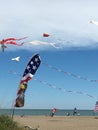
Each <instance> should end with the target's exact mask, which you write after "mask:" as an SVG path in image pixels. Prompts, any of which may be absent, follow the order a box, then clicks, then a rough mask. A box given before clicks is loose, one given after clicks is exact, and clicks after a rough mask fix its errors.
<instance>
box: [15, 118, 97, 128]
mask: <svg viewBox="0 0 98 130" xmlns="http://www.w3.org/2000/svg"><path fill="white" fill-rule="evenodd" d="M14 121H16V122H17V123H19V125H22V126H30V127H32V128H37V127H38V126H39V127H40V129H39V130H98V117H94V116H54V117H50V116H24V117H20V116H14Z"/></svg>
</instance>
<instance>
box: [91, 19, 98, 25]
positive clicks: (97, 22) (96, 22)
mask: <svg viewBox="0 0 98 130" xmlns="http://www.w3.org/2000/svg"><path fill="white" fill-rule="evenodd" d="M90 23H92V24H95V25H97V26H98V21H95V20H91V21H90Z"/></svg>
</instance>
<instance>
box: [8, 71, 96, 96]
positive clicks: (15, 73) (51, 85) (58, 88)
mask: <svg viewBox="0 0 98 130" xmlns="http://www.w3.org/2000/svg"><path fill="white" fill-rule="evenodd" d="M10 73H13V74H14V75H18V76H21V75H20V74H17V72H15V71H10ZM33 80H35V81H38V82H39V83H41V84H44V85H47V86H49V87H51V88H54V89H57V90H60V91H62V92H68V93H77V94H83V95H86V96H88V97H90V98H96V97H94V96H92V95H90V94H88V93H86V92H81V91H72V90H66V89H64V88H61V87H57V86H56V85H53V84H50V83H48V82H46V81H43V80H40V79H38V78H33Z"/></svg>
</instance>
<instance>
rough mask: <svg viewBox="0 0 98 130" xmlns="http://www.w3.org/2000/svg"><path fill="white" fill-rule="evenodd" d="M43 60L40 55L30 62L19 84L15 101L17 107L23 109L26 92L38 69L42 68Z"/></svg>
mask: <svg viewBox="0 0 98 130" xmlns="http://www.w3.org/2000/svg"><path fill="white" fill-rule="evenodd" d="M40 63H41V59H40V56H39V54H36V55H34V56H33V57H32V58H31V59H30V61H29V62H28V64H27V66H26V69H25V71H24V73H23V76H22V79H21V81H20V84H19V89H18V92H17V98H16V100H15V105H14V106H15V107H23V106H24V102H25V91H26V89H27V87H28V81H29V80H31V79H32V77H33V76H34V74H35V72H36V71H37V69H38V67H39V66H40Z"/></svg>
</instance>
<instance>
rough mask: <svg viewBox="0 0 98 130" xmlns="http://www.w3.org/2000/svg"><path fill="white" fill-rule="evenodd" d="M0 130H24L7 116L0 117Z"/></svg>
mask: <svg viewBox="0 0 98 130" xmlns="http://www.w3.org/2000/svg"><path fill="white" fill-rule="evenodd" d="M0 130H24V129H23V128H21V127H20V126H18V124H17V123H16V122H14V121H13V120H12V119H11V118H10V117H9V116H5V115H0Z"/></svg>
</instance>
